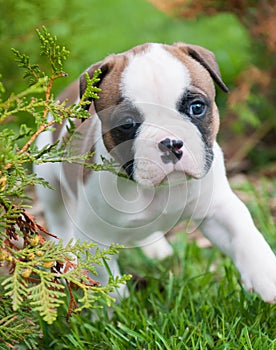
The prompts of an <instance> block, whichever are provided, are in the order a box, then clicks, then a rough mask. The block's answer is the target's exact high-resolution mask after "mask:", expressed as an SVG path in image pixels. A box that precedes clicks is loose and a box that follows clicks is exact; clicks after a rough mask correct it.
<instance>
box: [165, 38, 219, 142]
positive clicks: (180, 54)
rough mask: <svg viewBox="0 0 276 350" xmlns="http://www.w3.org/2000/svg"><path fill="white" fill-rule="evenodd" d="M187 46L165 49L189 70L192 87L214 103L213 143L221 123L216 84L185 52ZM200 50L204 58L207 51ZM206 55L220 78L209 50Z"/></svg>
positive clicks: (210, 127)
mask: <svg viewBox="0 0 276 350" xmlns="http://www.w3.org/2000/svg"><path fill="white" fill-rule="evenodd" d="M186 46H188V45H185V44H182V43H177V44H175V45H172V46H168V45H165V46H164V48H165V49H166V50H167V51H169V52H170V53H171V54H172V55H174V56H175V57H176V58H177V59H178V60H179V61H181V62H183V63H184V65H185V66H186V67H187V68H188V70H189V73H190V77H191V79H192V84H191V85H192V86H194V87H195V88H199V89H200V90H201V91H202V92H203V93H205V94H206V96H208V97H209V99H210V101H211V102H212V105H211V109H212V118H211V125H210V126H209V130H210V135H211V140H210V141H211V142H212V143H213V142H214V140H215V138H216V135H217V132H218V129H219V123H220V120H219V113H218V108H217V105H216V103H215V95H216V91H215V87H214V83H213V80H212V77H211V75H210V72H209V71H208V70H207V69H206V68H205V67H204V66H203V65H202V64H201V62H198V61H197V60H196V59H195V58H194V57H191V56H190V55H189V51H188V50H187V49H186V50H185V47H186ZM193 47H194V46H193ZM200 49H202V52H201V57H203V56H204V53H205V50H206V49H204V48H200ZM206 55H207V56H206V57H207V59H208V63H209V65H210V66H211V65H212V66H213V68H212V69H214V70H216V74H217V75H219V76H220V72H219V68H218V66H217V64H216V62H215V61H214V63H213V64H212V63H211V61H212V60H215V58H214V56H213V55H212V53H211V52H210V51H208V50H206Z"/></svg>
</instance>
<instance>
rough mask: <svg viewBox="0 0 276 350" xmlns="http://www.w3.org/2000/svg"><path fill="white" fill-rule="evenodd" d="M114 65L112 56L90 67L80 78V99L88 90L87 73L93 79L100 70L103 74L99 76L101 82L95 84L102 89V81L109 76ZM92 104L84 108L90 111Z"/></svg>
mask: <svg viewBox="0 0 276 350" xmlns="http://www.w3.org/2000/svg"><path fill="white" fill-rule="evenodd" d="M113 65H114V57H113V55H110V56H108V57H106V58H105V59H104V60H103V61H100V62H97V63H95V64H93V65H92V66H90V67H89V68H88V69H87V70H86V71H85V72H84V73H83V74H82V75H81V77H80V98H81V97H82V95H83V94H84V91H85V90H86V85H87V84H86V80H85V73H88V75H89V77H90V79H91V78H92V77H93V74H94V72H95V71H96V70H98V69H100V70H101V73H100V75H99V78H100V81H99V82H98V83H96V84H94V85H95V86H97V87H100V85H101V82H102V80H103V79H104V77H105V76H106V75H107V74H108V72H109V71H110V70H111V69H112V67H113ZM89 101H90V102H91V103H92V99H89ZM91 103H90V104H87V105H85V106H84V107H83V108H84V109H86V110H89V108H90V105H91Z"/></svg>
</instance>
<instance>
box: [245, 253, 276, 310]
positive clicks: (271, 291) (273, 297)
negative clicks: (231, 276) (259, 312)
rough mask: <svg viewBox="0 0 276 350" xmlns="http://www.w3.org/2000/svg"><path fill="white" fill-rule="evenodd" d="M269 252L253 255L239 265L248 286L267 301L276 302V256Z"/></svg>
mask: <svg viewBox="0 0 276 350" xmlns="http://www.w3.org/2000/svg"><path fill="white" fill-rule="evenodd" d="M269 253H271V254H262V256H255V257H254V256H251V257H250V259H248V260H247V262H245V261H243V263H242V266H241V265H240V264H238V265H240V266H239V270H240V273H241V277H242V280H243V282H244V284H245V286H246V288H247V289H248V290H249V291H255V292H256V293H258V294H259V295H260V296H261V298H262V299H263V300H264V301H265V302H267V303H271V304H276V257H275V255H274V254H273V253H272V252H269Z"/></svg>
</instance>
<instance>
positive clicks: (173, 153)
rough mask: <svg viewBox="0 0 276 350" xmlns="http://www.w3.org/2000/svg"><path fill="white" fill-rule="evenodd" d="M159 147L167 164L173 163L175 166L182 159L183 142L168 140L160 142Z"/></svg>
mask: <svg viewBox="0 0 276 350" xmlns="http://www.w3.org/2000/svg"><path fill="white" fill-rule="evenodd" d="M158 147H159V149H160V151H162V152H163V154H162V155H161V159H162V161H163V162H164V163H165V164H167V163H170V162H172V163H173V164H175V163H176V162H177V161H178V160H180V159H181V157H182V154H183V152H182V151H181V148H182V147H183V141H182V140H173V139H169V138H166V139H164V140H162V141H160V142H159V144H158Z"/></svg>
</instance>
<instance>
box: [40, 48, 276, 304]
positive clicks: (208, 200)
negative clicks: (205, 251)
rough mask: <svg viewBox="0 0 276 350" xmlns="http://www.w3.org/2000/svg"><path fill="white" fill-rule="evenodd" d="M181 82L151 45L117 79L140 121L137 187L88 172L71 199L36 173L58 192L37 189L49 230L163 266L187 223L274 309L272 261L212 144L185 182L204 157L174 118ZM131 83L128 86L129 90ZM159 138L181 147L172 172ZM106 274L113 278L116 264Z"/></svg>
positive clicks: (55, 178)
mask: <svg viewBox="0 0 276 350" xmlns="http://www.w3.org/2000/svg"><path fill="white" fill-rule="evenodd" d="M147 72H148V74H147ZM189 74H190V73H189V72H188V70H187V68H186V67H185V66H184V65H183V64H182V63H180V62H179V61H177V60H176V59H174V58H173V57H172V56H171V55H170V54H169V53H167V52H165V50H164V49H160V47H159V46H156V45H153V46H152V48H151V49H150V50H148V51H147V52H146V53H141V54H139V55H137V56H134V57H133V59H132V60H131V61H130V64H129V66H128V67H127V69H126V70H125V71H124V73H123V75H122V81H121V89H122V94H123V95H124V96H127V97H128V98H129V99H130V100H131V101H132V103H133V104H134V105H135V106H136V107H137V109H139V110H140V111H141V112H142V113H143V116H144V117H145V123H144V125H143V126H142V128H141V130H140V134H139V135H138V137H137V139H136V140H135V142H134V154H135V178H136V180H137V181H138V182H134V181H130V180H128V179H125V178H121V177H118V176H116V175H114V174H112V173H110V172H93V173H92V176H90V177H89V178H88V180H87V182H85V183H83V182H81V181H79V182H78V193H77V194H76V195H75V194H72V193H71V191H70V188H68V184H66V183H65V180H64V173H63V169H62V165H61V164H49V163H47V164H45V165H42V166H38V167H36V169H35V170H36V172H37V173H38V175H40V176H42V177H44V178H46V180H48V181H49V182H50V184H51V185H53V186H54V187H56V188H58V190H57V191H49V190H46V189H44V188H39V189H38V191H39V196H40V198H41V200H42V203H43V204H44V206H45V211H46V217H47V219H48V223H49V228H50V230H51V231H52V232H54V233H56V234H58V235H61V234H63V235H64V236H63V238H64V240H65V241H68V239H70V238H71V237H74V238H79V239H81V240H92V241H95V242H97V243H99V245H100V246H106V245H109V244H111V243H113V242H116V243H122V244H124V245H125V246H126V247H133V246H141V247H144V250H145V252H146V253H147V254H148V255H150V256H154V257H159V258H163V257H166V256H167V255H169V254H171V253H172V249H171V247H170V245H169V244H168V242H167V241H166V239H165V238H164V234H165V233H166V232H167V231H168V230H170V229H171V228H173V226H175V225H176V224H177V223H178V222H179V221H182V220H184V219H185V218H189V219H192V220H193V221H194V222H195V223H196V225H197V226H198V227H200V228H201V229H202V231H203V233H204V234H205V235H206V236H207V237H208V238H209V239H210V240H211V241H212V242H213V243H214V244H215V245H217V246H218V247H219V248H220V249H221V250H222V251H223V252H225V253H226V254H227V255H229V256H230V257H231V258H232V259H233V261H234V263H235V265H236V267H237V268H238V269H239V271H240V273H241V276H242V279H243V281H244V283H245V285H246V287H247V288H248V289H249V290H253V289H254V290H255V291H256V292H257V293H259V294H260V296H261V297H262V298H263V300H265V301H267V302H270V303H276V257H275V255H274V253H273V252H272V250H271V249H270V247H269V246H268V244H267V243H266V242H265V240H264V238H263V236H262V235H261V234H260V233H259V232H258V230H257V228H256V227H255V225H254V223H253V221H252V218H251V216H250V214H249V212H248V210H247V208H246V207H245V206H244V204H243V203H242V202H241V201H240V200H239V199H238V198H237V196H236V195H235V194H234V193H233V192H232V190H231V189H230V186H229V183H228V180H227V178H226V174H225V168H224V161H223V155H222V152H221V149H220V147H219V146H218V145H217V143H216V142H215V144H214V161H213V163H212V166H211V169H210V170H209V172H208V173H207V174H206V175H205V176H203V177H202V178H201V179H187V177H186V174H190V175H193V176H194V177H199V176H200V175H202V171H203V170H202V167H203V160H204V157H205V154H204V145H203V143H202V140H201V137H200V135H199V133H198V131H197V129H196V127H195V126H194V125H192V124H191V123H190V122H189V121H188V120H187V119H185V118H183V117H181V116H180V115H179V114H178V113H177V112H176V106H175V105H176V101H177V100H178V98H179V96H180V95H181V93H183V92H184V90H185V89H186V88H187V87H188V86H189V84H190V75H189ZM147 77H149V79H148V81H147ZM170 77H173V79H170ZM133 80H135V81H136V84H132V82H133ZM145 83H146V85H145ZM134 86H136V87H134ZM93 118H94V119H93V120H94V121H93V123H92V124H91V125H92V128H93V130H94V131H93V135H94V136H93V139H94V140H96V141H95V148H96V162H98V163H100V162H101V156H104V157H106V158H109V154H108V152H107V150H106V148H105V146H104V143H103V139H102V136H101V124H100V121H99V119H98V118H97V116H94V117H93ZM87 134H89V128H88V129H87ZM89 135H90V134H89ZM166 137H174V138H179V139H182V140H184V150H183V157H182V159H181V160H180V161H179V162H177V163H176V164H175V165H173V164H172V163H169V164H164V163H162V162H161V160H160V150H159V149H158V146H157V145H158V143H159V142H160V140H162V139H164V138H166ZM38 142H39V146H40V147H42V145H45V144H47V143H50V135H49V132H46V133H44V134H42V135H41V136H40V137H39V141H38ZM84 142H85V140H84ZM161 180H164V181H163V182H162V183H161V184H160V185H158V186H153V185H156V184H157V183H159V182H160V181H161ZM58 183H61V184H62V185H61V186H58ZM145 184H146V185H147V186H145ZM193 228H194V227H193ZM190 230H191V228H190V227H187V231H190ZM145 245H146V247H145ZM110 268H111V270H112V271H113V273H114V274H119V269H118V265H117V258H116V257H113V259H112V260H111V262H110ZM100 273H101V276H100V278H101V281H102V283H105V282H107V280H108V276H107V273H106V271H104V270H101V271H100ZM121 293H124V291H121Z"/></svg>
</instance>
